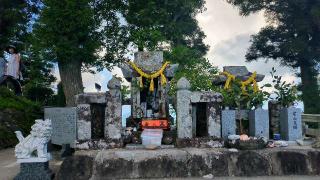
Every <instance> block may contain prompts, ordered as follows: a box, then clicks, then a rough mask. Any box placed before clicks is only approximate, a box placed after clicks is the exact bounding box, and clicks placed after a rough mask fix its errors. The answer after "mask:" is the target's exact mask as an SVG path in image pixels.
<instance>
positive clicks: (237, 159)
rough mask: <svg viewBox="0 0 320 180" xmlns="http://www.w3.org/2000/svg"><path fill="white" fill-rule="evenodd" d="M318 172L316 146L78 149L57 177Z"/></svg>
mask: <svg viewBox="0 0 320 180" xmlns="http://www.w3.org/2000/svg"><path fill="white" fill-rule="evenodd" d="M207 174H213V175H214V176H270V175H276V176H279V175H280V176H281V175H319V174H320V150H315V149H312V148H299V147H297V148H274V149H263V150H251V151H238V152H230V151H229V150H228V149H223V148H221V149H217V148H202V149H201V148H183V149H158V150H126V149H110V150H102V151H97V150H90V151H77V152H76V153H75V155H74V156H72V157H69V158H66V159H65V160H64V162H63V164H62V166H61V169H60V171H59V173H58V179H90V178H91V179H121V178H171V177H202V176H204V175H207Z"/></svg>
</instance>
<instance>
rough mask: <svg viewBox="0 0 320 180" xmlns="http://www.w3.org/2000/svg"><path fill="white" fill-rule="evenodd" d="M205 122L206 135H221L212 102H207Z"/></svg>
mask: <svg viewBox="0 0 320 180" xmlns="http://www.w3.org/2000/svg"><path fill="white" fill-rule="evenodd" d="M207 124H208V135H209V136H212V137H218V138H220V137H221V121H220V115H219V113H218V112H217V107H216V106H215V104H214V103H212V102H210V103H207Z"/></svg>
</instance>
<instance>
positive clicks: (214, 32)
mask: <svg viewBox="0 0 320 180" xmlns="http://www.w3.org/2000/svg"><path fill="white" fill-rule="evenodd" d="M206 8H207V10H206V11H205V12H203V13H202V14H199V15H198V16H197V20H198V21H199V26H200V27H201V28H202V29H203V31H204V32H205V34H206V35H207V38H206V39H205V43H206V44H208V45H209V46H210V50H209V52H208V54H207V58H208V59H209V60H210V62H211V63H212V64H214V65H215V66H218V67H219V69H220V70H222V67H223V66H227V65H245V66H247V67H248V69H249V71H257V72H258V73H259V74H265V75H266V78H265V80H264V81H263V82H262V83H260V84H263V83H266V82H270V80H271V77H270V75H269V72H270V70H271V68H272V67H275V68H276V69H277V71H278V74H279V75H283V76H284V79H285V80H286V81H289V82H293V81H294V82H299V79H296V78H295V77H294V73H295V71H293V70H292V69H289V68H285V67H279V65H278V64H277V63H275V62H274V61H272V60H271V61H268V62H267V63H265V62H264V61H263V60H261V61H257V62H251V63H246V62H245V58H244V56H245V53H246V51H247V48H248V47H249V46H250V42H249V41H250V36H251V35H253V34H256V33H257V32H258V31H259V30H260V28H261V27H263V26H265V20H264V17H263V13H259V14H253V15H250V16H248V17H242V16H240V15H239V13H238V9H237V8H235V7H233V6H231V5H230V4H228V3H226V2H225V0H207V2H206ZM112 74H117V75H120V76H121V75H122V74H121V71H120V70H119V69H118V68H115V70H113V71H112V72H108V71H103V72H100V73H98V74H95V75H92V74H89V73H84V74H83V83H84V86H85V91H86V92H94V91H95V89H94V83H95V82H96V83H99V84H101V85H102V91H106V90H107V87H106V85H107V82H108V80H110V79H111V76H112Z"/></svg>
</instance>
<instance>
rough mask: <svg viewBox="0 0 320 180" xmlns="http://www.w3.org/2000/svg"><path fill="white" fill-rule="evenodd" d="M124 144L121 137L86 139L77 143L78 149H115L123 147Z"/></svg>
mask: <svg viewBox="0 0 320 180" xmlns="http://www.w3.org/2000/svg"><path fill="white" fill-rule="evenodd" d="M123 146H124V145H123V141H122V140H121V139H99V140H84V141H78V142H77V143H76V149H78V150H88V149H92V150H97V149H114V148H122V147H123Z"/></svg>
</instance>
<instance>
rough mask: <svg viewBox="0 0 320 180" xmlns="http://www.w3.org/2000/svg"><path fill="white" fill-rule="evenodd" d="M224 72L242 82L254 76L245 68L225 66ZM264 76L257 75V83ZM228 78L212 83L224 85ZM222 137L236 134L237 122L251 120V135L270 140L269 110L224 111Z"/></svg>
mask: <svg viewBox="0 0 320 180" xmlns="http://www.w3.org/2000/svg"><path fill="white" fill-rule="evenodd" d="M223 72H226V73H229V74H231V75H233V76H234V78H236V79H239V80H241V81H246V80H248V79H249V78H250V77H251V76H252V74H254V73H251V72H249V71H248V69H247V68H246V67H245V66H224V67H223ZM264 77H265V76H264V75H262V74H255V79H254V80H255V81H256V82H260V81H262V80H263V79H264ZM227 79H228V77H227V76H226V75H224V74H221V75H218V76H215V78H214V79H213V81H212V83H213V84H214V85H224V84H225V83H226V81H227ZM221 118H222V119H221V121H222V137H223V138H227V137H228V135H232V134H236V127H237V126H236V120H240V119H246V120H249V134H250V135H251V136H255V137H260V136H263V137H267V138H269V114H268V111H267V110H264V109H262V108H257V109H255V110H243V109H240V110H230V109H225V110H222V116H221Z"/></svg>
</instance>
